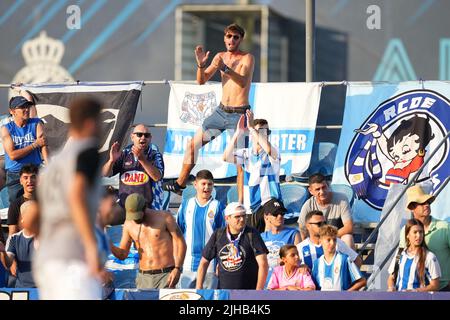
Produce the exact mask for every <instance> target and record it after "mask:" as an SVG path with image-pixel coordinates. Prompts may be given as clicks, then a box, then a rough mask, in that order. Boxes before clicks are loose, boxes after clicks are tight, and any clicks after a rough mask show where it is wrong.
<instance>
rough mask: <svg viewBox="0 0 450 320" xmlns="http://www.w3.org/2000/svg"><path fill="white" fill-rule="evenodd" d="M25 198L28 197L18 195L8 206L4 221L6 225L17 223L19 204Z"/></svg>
mask: <svg viewBox="0 0 450 320" xmlns="http://www.w3.org/2000/svg"><path fill="white" fill-rule="evenodd" d="M27 200H30V199H25V198H24V197H23V196H20V197H18V198H17V199H15V200H14V201H13V202H11V204H10V205H9V208H8V220H7V221H6V224H7V225H16V224H17V225H18V224H19V217H20V206H21V205H22V204H23V203H24V202H25V201H27Z"/></svg>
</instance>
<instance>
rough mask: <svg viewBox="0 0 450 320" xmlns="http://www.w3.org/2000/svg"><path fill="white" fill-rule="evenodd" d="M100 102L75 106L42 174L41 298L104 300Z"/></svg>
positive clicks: (37, 266) (86, 100) (37, 271)
mask: <svg viewBox="0 0 450 320" xmlns="http://www.w3.org/2000/svg"><path fill="white" fill-rule="evenodd" d="M101 108H102V107H101V104H100V103H99V102H98V101H97V100H95V99H93V98H90V97H80V98H77V99H75V100H74V101H73V102H72V103H71V104H70V121H71V122H70V127H69V133H68V136H69V139H68V141H67V143H66V144H65V146H64V147H63V149H62V150H61V151H60V152H59V153H58V154H57V155H55V156H54V157H53V158H52V159H51V161H50V163H49V165H48V166H47V167H46V168H45V169H44V170H42V171H41V173H40V175H39V180H40V184H39V190H38V199H39V204H40V206H41V211H40V212H41V214H40V217H39V218H40V228H39V234H38V237H39V242H40V247H39V250H38V251H37V252H36V254H35V257H34V260H33V274H34V278H35V281H36V284H37V286H38V288H39V296H40V299H44V300H47V299H51V300H53V299H69V300H73V299H75V300H78V299H82V300H90V299H101V297H102V295H101V294H102V288H101V274H102V270H103V268H102V267H101V264H100V259H99V254H98V248H97V242H96V239H95V233H94V225H95V219H96V216H97V210H98V207H99V201H100V197H101V191H102V189H101V185H100V181H101V180H100V177H101V175H100V166H99V153H98V147H99V134H100V132H99V128H100V127H101V126H100V111H101Z"/></svg>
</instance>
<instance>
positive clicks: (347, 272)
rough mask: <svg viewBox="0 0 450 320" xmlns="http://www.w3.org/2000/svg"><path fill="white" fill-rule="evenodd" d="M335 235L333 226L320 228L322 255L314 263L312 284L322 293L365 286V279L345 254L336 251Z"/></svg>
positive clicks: (351, 289)
mask: <svg viewBox="0 0 450 320" xmlns="http://www.w3.org/2000/svg"><path fill="white" fill-rule="evenodd" d="M337 233H338V230H337V228H336V227H334V226H329V225H325V226H322V227H320V231H319V234H320V243H321V245H322V248H323V255H322V256H321V257H320V258H319V259H317V260H316V261H314V265H313V272H312V274H313V278H314V282H315V283H316V287H317V288H318V289H320V290H322V291H343V290H346V291H356V290H359V289H361V288H363V287H364V286H365V285H366V279H365V278H364V277H363V276H362V275H361V272H360V271H359V268H358V267H357V266H356V264H355V263H353V262H352V261H351V260H350V258H349V257H348V256H347V255H346V254H344V253H340V252H338V251H336V239H337Z"/></svg>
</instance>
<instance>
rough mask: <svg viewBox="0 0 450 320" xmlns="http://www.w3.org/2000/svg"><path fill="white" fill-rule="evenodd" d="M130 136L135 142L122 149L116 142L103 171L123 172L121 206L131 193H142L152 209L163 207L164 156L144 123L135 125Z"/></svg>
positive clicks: (109, 172)
mask: <svg viewBox="0 0 450 320" xmlns="http://www.w3.org/2000/svg"><path fill="white" fill-rule="evenodd" d="M130 138H131V141H132V142H133V143H132V144H130V145H129V146H127V147H126V148H125V149H123V150H122V151H120V149H119V147H120V146H119V143H118V142H117V141H116V142H114V143H113V145H112V146H111V150H110V152H109V160H108V162H106V163H105V165H104V166H103V169H102V174H103V176H105V177H109V176H111V175H115V174H118V173H119V174H120V180H119V200H120V202H119V203H120V205H121V207H122V208H124V207H125V199H126V198H127V196H128V195H130V194H132V193H139V194H141V195H142V196H143V197H144V198H145V200H146V203H147V207H148V208H149V209H155V210H162V209H163V207H162V205H163V190H162V182H161V180H162V178H163V176H164V162H163V157H162V155H161V153H160V152H159V150H158V147H157V146H156V145H155V144H153V143H151V140H152V135H151V133H150V132H149V130H148V128H147V127H146V126H145V125H143V124H138V125H136V126H135V127H134V129H133V132H132V133H131V137H130Z"/></svg>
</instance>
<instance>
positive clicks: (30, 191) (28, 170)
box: [6, 163, 39, 236]
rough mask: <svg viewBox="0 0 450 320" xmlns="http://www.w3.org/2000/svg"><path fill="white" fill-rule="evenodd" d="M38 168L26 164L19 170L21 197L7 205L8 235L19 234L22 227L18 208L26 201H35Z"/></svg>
mask: <svg viewBox="0 0 450 320" xmlns="http://www.w3.org/2000/svg"><path fill="white" fill-rule="evenodd" d="M38 171H39V167H38V166H36V165H34V164H31V163H30V164H26V165H24V166H23V167H22V168H21V169H20V184H21V185H22V187H23V195H21V196H19V197H18V198H17V199H15V200H14V201H13V202H12V203H10V204H9V209H8V220H7V222H6V223H7V224H8V230H9V232H8V233H9V235H10V236H11V235H13V234H14V233H17V232H19V231H20V230H21V229H22V226H20V224H19V220H20V206H21V205H22V203H24V202H26V201H28V200H34V199H36V181H37V175H38Z"/></svg>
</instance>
